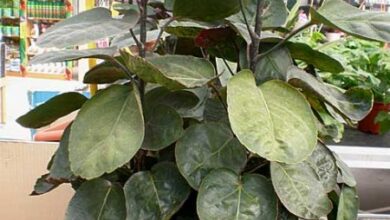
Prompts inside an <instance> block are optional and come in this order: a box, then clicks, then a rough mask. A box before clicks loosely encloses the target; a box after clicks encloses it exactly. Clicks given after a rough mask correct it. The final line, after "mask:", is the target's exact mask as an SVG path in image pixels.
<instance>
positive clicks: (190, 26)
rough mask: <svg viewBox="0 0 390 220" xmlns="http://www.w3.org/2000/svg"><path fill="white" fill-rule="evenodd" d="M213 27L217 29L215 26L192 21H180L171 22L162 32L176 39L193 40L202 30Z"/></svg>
mask: <svg viewBox="0 0 390 220" xmlns="http://www.w3.org/2000/svg"><path fill="white" fill-rule="evenodd" d="M213 27H217V24H214V23H206V22H199V21H193V20H180V21H173V22H171V23H170V24H169V25H168V26H167V27H166V28H165V29H164V31H166V32H167V33H170V34H173V35H175V36H177V37H186V38H195V37H196V36H198V34H199V33H200V32H201V31H202V30H207V29H210V28H213Z"/></svg>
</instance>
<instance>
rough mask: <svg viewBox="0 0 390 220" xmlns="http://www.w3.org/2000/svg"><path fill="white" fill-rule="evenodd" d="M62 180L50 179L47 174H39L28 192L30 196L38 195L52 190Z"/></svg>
mask: <svg viewBox="0 0 390 220" xmlns="http://www.w3.org/2000/svg"><path fill="white" fill-rule="evenodd" d="M61 183H62V182H60V181H56V180H52V179H50V177H49V174H45V175H43V176H41V177H40V178H39V179H37V181H36V182H35V185H34V191H33V192H32V193H31V194H30V195H31V196H38V195H42V194H45V193H48V192H50V191H52V190H53V189H55V188H57V187H58V186H59V185H60V184H61Z"/></svg>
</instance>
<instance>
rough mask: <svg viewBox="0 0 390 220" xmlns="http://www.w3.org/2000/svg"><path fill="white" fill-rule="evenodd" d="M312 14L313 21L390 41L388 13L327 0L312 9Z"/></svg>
mask: <svg viewBox="0 0 390 220" xmlns="http://www.w3.org/2000/svg"><path fill="white" fill-rule="evenodd" d="M310 14H311V17H312V22H313V23H316V24H319V23H323V24H325V25H327V26H329V27H334V28H337V29H340V30H342V31H344V32H346V33H348V34H350V35H354V36H356V37H363V38H366V39H371V40H377V41H383V42H389V41H390V24H389V20H390V15H389V14H388V13H385V12H382V13H381V12H373V11H362V10H360V9H358V8H356V7H354V6H352V5H350V4H348V3H346V2H344V1H342V0H326V1H324V3H323V4H322V6H321V7H320V8H319V9H318V10H314V9H311V10H310Z"/></svg>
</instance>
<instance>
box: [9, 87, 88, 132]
mask: <svg viewBox="0 0 390 220" xmlns="http://www.w3.org/2000/svg"><path fill="white" fill-rule="evenodd" d="M86 101H87V98H86V97H85V96H83V95H81V94H80V93H77V92H69V93H63V94H60V95H58V96H55V97H54V98H51V99H49V101H47V102H45V103H44V104H42V105H39V106H38V107H36V108H35V109H33V110H31V111H30V112H28V113H27V114H25V115H23V116H21V117H19V118H18V119H17V120H16V121H17V122H18V123H19V124H20V125H22V126H24V127H27V128H40V127H43V126H46V125H49V124H51V123H52V122H54V121H55V120H57V119H58V118H61V117H63V116H65V115H67V114H69V113H71V112H73V111H75V110H77V109H79V108H81V106H82V105H83V104H84V103H85V102H86Z"/></svg>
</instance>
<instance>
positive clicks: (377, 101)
mask: <svg viewBox="0 0 390 220" xmlns="http://www.w3.org/2000/svg"><path fill="white" fill-rule="evenodd" d="M322 51H324V52H325V53H327V54H329V55H331V56H333V57H335V58H338V60H340V61H341V62H342V63H344V64H345V65H344V66H345V68H346V71H345V72H343V73H338V74H332V73H322V74H321V76H322V78H323V79H324V80H325V81H326V82H328V83H330V84H332V85H335V86H338V87H340V88H342V89H350V88H352V87H355V86H363V87H366V88H369V89H371V90H372V92H373V93H374V106H373V109H372V111H371V112H370V114H368V115H367V116H366V117H365V118H364V119H363V120H362V121H360V122H359V126H358V128H359V130H361V131H364V132H368V133H372V134H379V133H380V132H381V131H382V133H384V132H386V130H387V129H386V126H385V125H383V129H381V126H380V122H382V123H385V121H386V120H387V114H388V112H389V110H390V104H389V102H390V64H389V61H390V51H388V49H386V48H384V44H382V43H377V42H370V41H365V40H360V39H356V38H352V37H348V38H347V39H345V40H344V41H340V42H337V43H335V44H332V45H328V46H326V47H322ZM378 114H380V117H379V118H378V120H376V118H377V116H378ZM378 122H379V123H378Z"/></svg>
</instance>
